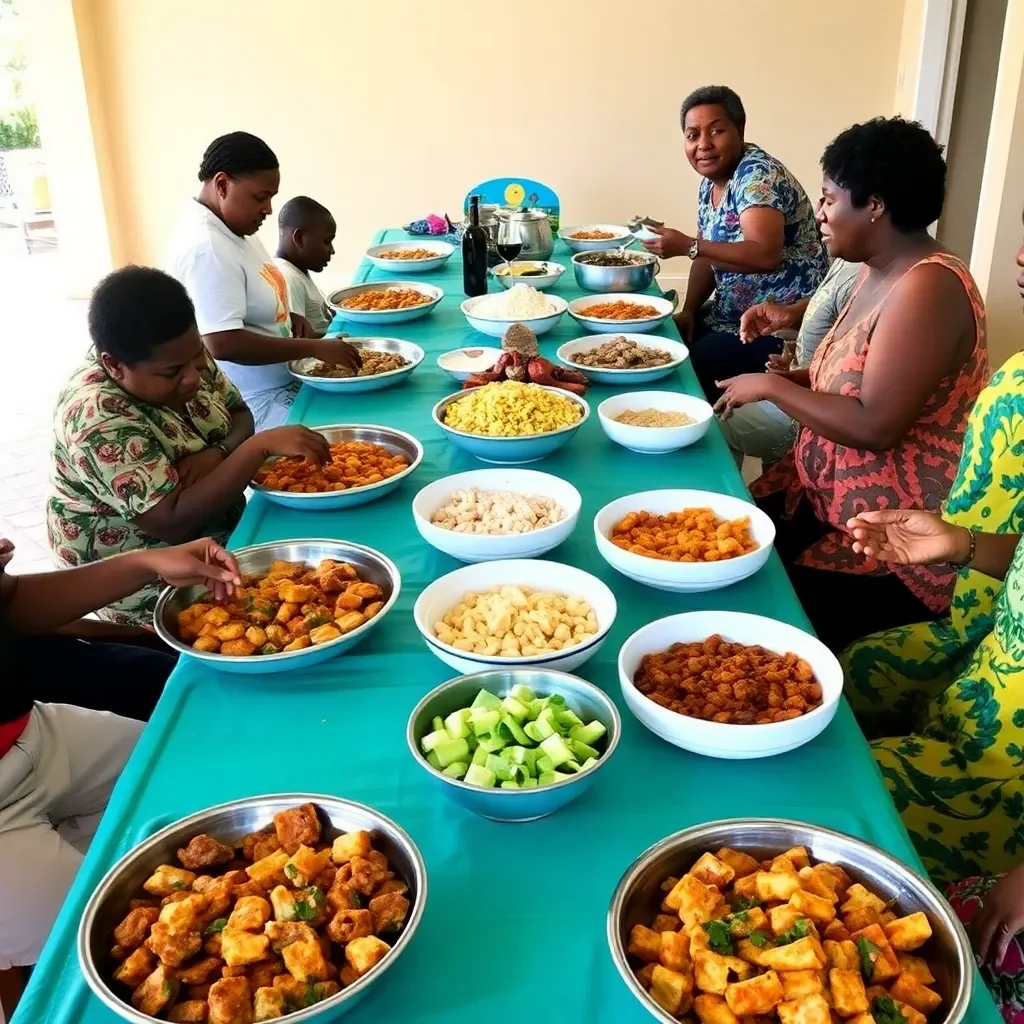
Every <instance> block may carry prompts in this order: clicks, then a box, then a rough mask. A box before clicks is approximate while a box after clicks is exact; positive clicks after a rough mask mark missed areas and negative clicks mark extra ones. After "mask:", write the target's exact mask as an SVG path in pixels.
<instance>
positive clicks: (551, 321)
mask: <svg viewBox="0 0 1024 1024" xmlns="http://www.w3.org/2000/svg"><path fill="white" fill-rule="evenodd" d="M517 283H520V282H517ZM488 298H490V296H487V295H477V296H476V297H474V298H472V299H466V300H465V301H464V302H463V303H462V305H461V306H460V307H459V308H460V309H461V310H462V313H463V315H464V316H465V318H466V320H467V321H468V322H469V326H470V327H472V328H473V329H474V330H477V331H479V332H480V333H481V334H487V335H490V337H492V338H500V337H501V336H502V335H503V334H504V333H505V332H506V331H507V330H508V329H509V327H511V326H512V324H523V325H525V326H526V327H529V328H530V330H531V331H533V333H534V334H537V335H541V334H547V332H548V331H550V330H551V328H552V327H555V326H556V325H557V324H558V321H559V320H561V319H562V317H563V315H564V314H565V311H566V309H567V307H568V303H567V302H566V301H565V299H563V298H562V297H561V296H559V295H548V296H546V298H547V300H548V302H550V303H551V304H552V305H553V306H554V307H555V312H554V313H551V314H550V315H549V316H537V317H533V318H532V319H528V320H522V319H520V320H517V319H515V318H514V317H513V318H512V319H506V320H498V319H495V318H493V317H483V316H475V315H474V313H473V310H474V309H476V308H477V307H478V306H479V305H480V303H481V302H484V301H485V300H486V299H488Z"/></svg>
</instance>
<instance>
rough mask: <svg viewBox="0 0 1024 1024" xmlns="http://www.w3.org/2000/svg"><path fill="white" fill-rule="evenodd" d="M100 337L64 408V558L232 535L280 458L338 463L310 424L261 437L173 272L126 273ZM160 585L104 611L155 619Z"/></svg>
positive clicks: (97, 317)
mask: <svg viewBox="0 0 1024 1024" xmlns="http://www.w3.org/2000/svg"><path fill="white" fill-rule="evenodd" d="M89 333H90V335H91V336H92V340H93V346H94V348H93V352H92V353H91V354H90V356H89V358H88V359H87V360H86V362H85V364H84V365H83V366H81V367H79V368H78V369H77V370H76V371H75V372H74V373H73V374H72V376H71V379H70V380H69V381H68V383H67V384H66V385H65V387H64V389H63V391H62V392H61V395H60V397H59V398H58V400H57V408H56V411H55V413H54V422H53V428H54V447H53V457H52V483H51V495H50V498H49V501H48V502H47V526H48V529H49V540H50V547H51V548H52V549H53V552H54V554H55V556H56V559H57V561H58V563H59V564H61V565H63V566H68V567H70V566H76V565H83V564H85V563H86V562H95V561H99V560H100V559H102V558H106V557H108V556H109V555H114V554H118V553H120V552H122V551H131V550H134V549H137V548H151V547H158V546H163V545H168V544H180V543H182V542H184V541H189V540H194V539H196V538H198V537H203V536H207V535H208V536H211V537H213V538H215V539H216V540H217V542H218V543H223V542H224V541H225V540H226V539H227V536H228V534H229V533H230V532H231V530H232V529H233V528H234V526H235V524H236V523H237V522H238V519H239V517H240V516H241V514H242V509H243V508H244V507H245V498H244V492H245V488H246V487H247V486H248V484H249V481H250V480H251V479H252V476H253V474H254V473H255V472H256V470H257V469H259V467H260V465H261V464H262V463H263V461H264V460H265V459H266V458H267V456H268V455H301V456H305V457H307V458H311V459H314V460H316V461H319V462H323V461H325V459H326V458H327V456H328V452H329V450H328V446H327V442H326V441H325V440H324V438H323V436H322V435H320V434H315V433H313V432H312V431H310V430H307V429H306V428H305V427H299V426H287V427H277V428H275V429H273V430H267V431H263V432H261V433H259V434H253V419H252V414H251V413H250V412H249V409H248V408H247V407H246V405H245V403H244V402H243V401H242V398H241V396H240V395H239V393H238V391H237V390H236V389H235V387H234V385H233V384H232V383H231V382H230V381H229V380H228V379H227V377H225V376H224V374H223V373H221V371H220V370H219V369H218V368H217V366H216V364H215V363H214V362H213V361H212V360H211V359H209V358H208V356H207V353H206V349H205V348H204V347H203V341H202V338H201V337H200V335H199V331H198V329H197V327H196V322H195V311H194V310H193V307H192V302H191V300H190V299H189V297H188V294H187V293H186V291H185V289H184V287H182V285H181V284H179V283H178V282H177V281H175V280H174V278H172V277H169V276H168V275H166V274H164V273H162V272H161V271H159V270H152V269H150V268H147V267H126V268H124V269H123V270H119V271H116V272H115V273H113V274H111V275H110V276H109V277H107V278H105V279H104V280H103V281H101V282H100V284H99V286H98V287H97V288H96V291H95V292H94V293H93V297H92V302H91V303H90V306H89ZM158 590H159V588H158V586H157V585H156V584H152V585H150V586H147V587H145V588H144V589H142V590H140V591H138V592H137V593H135V594H133V595H132V596H130V597H128V598H125V599H124V600H121V601H118V602H116V603H114V604H112V605H110V606H109V607H107V608H105V609H103V610H102V611H101V612H100V614H101V616H102V617H104V618H107V619H110V620H113V621H115V622H122V623H126V624H130V625H135V626H148V625H150V624H151V623H152V618H153V607H154V605H155V603H156V598H157V594H158Z"/></svg>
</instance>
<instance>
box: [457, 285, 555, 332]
mask: <svg viewBox="0 0 1024 1024" xmlns="http://www.w3.org/2000/svg"><path fill="white" fill-rule="evenodd" d="M460 308H461V309H462V313H463V315H464V316H465V317H466V320H467V322H468V323H469V325H470V327H472V328H473V329H474V330H477V331H480V333H481V334H487V335H489V336H490V337H492V338H500V337H501V336H502V335H503V334H504V333H505V331H507V330H508V328H509V327H510V326H511V325H512V324H525V325H526V326H527V327H529V328H530V330H531V331H533V333H534V334H546V333H547V332H548V331H550V330H551V329H552V328H553V327H555V326H556V325H557V324H558V321H559V320H561V319H562V316H563V315H564V313H565V311H566V309H567V308H568V303H567V302H566V301H565V299H563V298H561V297H559V296H558V295H545V294H544V293H543V292H540V291H538V290H537V289H536V288H533V287H531V286H530V285H528V284H514V285H513V286H512V287H511V288H509V289H508V290H507V291H504V292H496V293H493V294H490V295H478V296H476V297H475V298H472V299H466V300H465V301H464V302H463V303H462V305H461V307H460Z"/></svg>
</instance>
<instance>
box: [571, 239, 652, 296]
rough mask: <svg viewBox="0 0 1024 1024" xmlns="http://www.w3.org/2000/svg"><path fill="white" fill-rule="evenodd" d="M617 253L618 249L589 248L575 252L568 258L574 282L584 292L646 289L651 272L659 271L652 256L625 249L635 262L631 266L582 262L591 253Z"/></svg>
mask: <svg viewBox="0 0 1024 1024" xmlns="http://www.w3.org/2000/svg"><path fill="white" fill-rule="evenodd" d="M613 254H614V255H618V254H619V250H618V249H592V250H590V251H589V252H578V253H576V255H575V256H573V258H572V272H573V274H575V275H576V283H577V284H578V285H579V286H580V287H581V288H583V289H584V290H585V291H588V292H642V291H645V290H646V289H648V288H650V286H651V284H652V283H653V281H654V275H655V274H657V273H658V272H659V271H660V270H661V264H660V263H659V262H658V259H657V257H656V256H651V255H650V254H649V253H644V252H633V251H631V252H629V253H628V255H629V256H631V257H636V258H637V260H638V262H637V263H636V264H635V265H634V266H631V267H600V266H597V265H596V264H594V263H587V262H585V261H586V260H587V259H592V258H594V257H595V256H608V255H613Z"/></svg>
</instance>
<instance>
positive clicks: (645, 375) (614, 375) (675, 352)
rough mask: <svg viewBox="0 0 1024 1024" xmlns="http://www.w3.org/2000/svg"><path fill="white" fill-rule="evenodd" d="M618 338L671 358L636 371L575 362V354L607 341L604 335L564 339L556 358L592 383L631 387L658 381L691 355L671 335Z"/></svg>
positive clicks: (673, 371) (622, 335) (640, 335)
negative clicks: (653, 349)
mask: <svg viewBox="0 0 1024 1024" xmlns="http://www.w3.org/2000/svg"><path fill="white" fill-rule="evenodd" d="M619 336H620V337H623V338H625V339H626V340H627V341H632V342H635V343H636V344H637V345H640V346H641V347H643V348H656V349H660V350H661V351H662V352H666V353H667V354H668V355H670V356H671V357H672V360H671V361H670V362H668V363H663V364H662V365H661V366H652V367H650V368H648V369H636V370H613V369H609V368H608V367H603V368H602V367H600V366H584V365H583V364H582V363H577V362H576V361H575V357H576V356H577V355H578V354H579V353H580V352H589V351H590V350H591V349H593V348H597V347H598V346H599V345H604V344H607V343H608V342H609V341H612V340H613V339H612V338H609V337H607V336H606V335H605V334H589V335H587V336H586V337H585V338H577V339H576V340H575V341H567V342H566V343H565V344H564V345H560V346H559V348H558V351H557V352H556V353H555V357H556V358H557V359H558V361H559V362H561V363H565V365H566V366H569V367H572V369H574V370H579V371H581V372H582V373H585V374H586V375H587V377H589V378H590V380H592V381H593V382H594V383H595V384H612V385H622V384H625V385H628V386H630V387H633V386H635V385H637V384H650V383H651V382H652V381H656V380H661V379H662V378H663V377H667V376H669V374H671V373H675V371H676V370H677V369H678V368H679V367H680V366H682V364H683V363H685V362H686V360H687V359H689V358H690V350H689V349H688V348H687V347H686V346H685V345H684V344H683V343H682V342H681V341H673V340H672V339H671V338H662V337H658V338H648V337H647V335H646V334H627V333H625V332H622V334H621V335H619Z"/></svg>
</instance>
